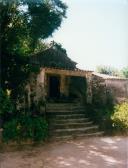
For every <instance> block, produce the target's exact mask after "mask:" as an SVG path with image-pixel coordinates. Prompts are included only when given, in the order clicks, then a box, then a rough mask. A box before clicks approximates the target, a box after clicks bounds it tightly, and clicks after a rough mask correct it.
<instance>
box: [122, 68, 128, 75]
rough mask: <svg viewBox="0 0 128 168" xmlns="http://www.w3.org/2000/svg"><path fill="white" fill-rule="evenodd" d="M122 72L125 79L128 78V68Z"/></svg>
mask: <svg viewBox="0 0 128 168" xmlns="http://www.w3.org/2000/svg"><path fill="white" fill-rule="evenodd" d="M121 72H122V74H123V76H124V77H125V78H128V67H125V68H123V69H122V71H121Z"/></svg>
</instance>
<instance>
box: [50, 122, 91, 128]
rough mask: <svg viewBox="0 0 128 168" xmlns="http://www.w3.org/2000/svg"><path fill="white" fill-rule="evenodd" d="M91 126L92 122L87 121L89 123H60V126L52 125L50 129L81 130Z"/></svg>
mask: <svg viewBox="0 0 128 168" xmlns="http://www.w3.org/2000/svg"><path fill="white" fill-rule="evenodd" d="M91 124H92V121H89V122H81V123H79V122H76V123H75V122H74V123H73V122H72V123H66V124H65V123H60V124H57V123H55V124H54V123H52V127H51V128H50V129H51V130H52V129H59V128H60V129H64V128H81V127H84V126H89V125H91Z"/></svg>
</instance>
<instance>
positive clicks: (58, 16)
mask: <svg viewBox="0 0 128 168" xmlns="http://www.w3.org/2000/svg"><path fill="white" fill-rule="evenodd" d="M0 9H1V10H0V28H1V29H0V42H1V49H2V50H1V83H2V88H3V89H4V90H6V89H10V90H12V92H11V93H12V94H13V95H14V94H15V95H17V93H18V90H21V86H22V84H23V83H24V81H25V80H26V79H27V77H28V75H29V72H30V67H29V59H28V57H29V55H30V54H32V53H34V50H35V49H37V48H38V46H39V41H40V40H41V39H45V38H47V37H49V36H50V35H52V33H53V32H54V31H55V30H56V29H58V28H59V27H60V25H61V22H62V20H63V18H64V17H65V16H66V9H67V7H66V5H65V4H64V3H62V1H60V0H57V1H56V0H49V1H43V0H15V1H9V0H6V1H5V0H2V1H0ZM19 87H20V89H19ZM14 92H15V93H14ZM14 98H15V97H14Z"/></svg>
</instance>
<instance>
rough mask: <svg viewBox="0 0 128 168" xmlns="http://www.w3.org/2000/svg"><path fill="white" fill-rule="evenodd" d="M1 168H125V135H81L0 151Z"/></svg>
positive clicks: (127, 157) (127, 151)
mask: <svg viewBox="0 0 128 168" xmlns="http://www.w3.org/2000/svg"><path fill="white" fill-rule="evenodd" d="M0 168H128V137H96V138H81V139H76V140H69V141H59V142H48V143H46V144H44V145H38V146H37V145H36V146H20V147H18V146H17V147H10V148H8V147H6V148H5V149H4V147H3V148H1V150H0Z"/></svg>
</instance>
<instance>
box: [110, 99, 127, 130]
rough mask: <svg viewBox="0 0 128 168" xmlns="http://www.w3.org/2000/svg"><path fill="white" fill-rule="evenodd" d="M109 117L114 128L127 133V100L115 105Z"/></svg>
mask: <svg viewBox="0 0 128 168" xmlns="http://www.w3.org/2000/svg"><path fill="white" fill-rule="evenodd" d="M111 119H112V122H113V127H114V128H115V129H116V130H118V131H122V132H125V133H128V102H124V103H122V104H120V105H116V106H115V109H114V114H113V115H112V117H111Z"/></svg>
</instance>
